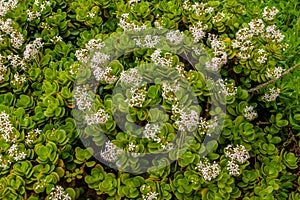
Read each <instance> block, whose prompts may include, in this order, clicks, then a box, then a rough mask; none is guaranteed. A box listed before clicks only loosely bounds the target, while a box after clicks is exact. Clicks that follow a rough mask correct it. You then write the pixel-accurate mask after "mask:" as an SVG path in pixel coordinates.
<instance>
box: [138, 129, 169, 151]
mask: <svg viewBox="0 0 300 200" xmlns="http://www.w3.org/2000/svg"><path fill="white" fill-rule="evenodd" d="M160 130H161V127H160V126H159V125H158V124H149V123H148V124H146V126H145V129H144V131H143V136H144V138H146V139H148V140H150V141H155V142H157V143H158V144H160V147H161V148H162V149H164V150H166V151H170V150H172V149H173V148H174V145H173V143H169V142H167V141H163V139H162V138H160V137H159V133H160Z"/></svg>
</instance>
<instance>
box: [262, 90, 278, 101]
mask: <svg viewBox="0 0 300 200" xmlns="http://www.w3.org/2000/svg"><path fill="white" fill-rule="evenodd" d="M279 94H280V89H279V88H275V87H271V88H269V92H268V93H266V94H265V95H264V96H263V100H265V101H268V102H270V101H275V100H276V98H277V97H278V96H279Z"/></svg>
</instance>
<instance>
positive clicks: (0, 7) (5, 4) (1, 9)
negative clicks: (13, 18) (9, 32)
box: [0, 0, 18, 17]
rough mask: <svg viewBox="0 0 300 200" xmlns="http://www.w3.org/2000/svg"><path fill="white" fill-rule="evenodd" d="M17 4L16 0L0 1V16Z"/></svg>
mask: <svg viewBox="0 0 300 200" xmlns="http://www.w3.org/2000/svg"><path fill="white" fill-rule="evenodd" d="M17 4H18V0H7V1H1V2H0V17H3V16H5V15H6V13H7V12H8V11H9V10H13V9H14V8H15V7H16V6H17Z"/></svg>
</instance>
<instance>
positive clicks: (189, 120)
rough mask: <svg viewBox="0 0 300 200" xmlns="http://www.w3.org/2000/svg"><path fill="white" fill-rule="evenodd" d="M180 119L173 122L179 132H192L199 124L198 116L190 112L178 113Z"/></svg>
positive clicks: (192, 111)
mask: <svg viewBox="0 0 300 200" xmlns="http://www.w3.org/2000/svg"><path fill="white" fill-rule="evenodd" d="M179 116H180V119H178V120H176V121H175V124H176V125H177V126H178V129H179V130H180V131H192V130H193V129H195V128H197V127H198V124H199V114H198V113H197V112H196V111H194V110H191V111H190V112H185V111H183V110H180V111H179Z"/></svg>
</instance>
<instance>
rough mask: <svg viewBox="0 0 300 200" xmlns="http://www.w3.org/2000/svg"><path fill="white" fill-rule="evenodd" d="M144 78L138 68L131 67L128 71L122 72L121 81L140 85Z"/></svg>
mask: <svg viewBox="0 0 300 200" xmlns="http://www.w3.org/2000/svg"><path fill="white" fill-rule="evenodd" d="M142 80H143V77H142V76H141V74H139V73H138V70H137V69H136V68H131V69H129V70H127V71H123V72H121V76H120V82H121V83H125V84H128V85H134V86H138V85H139V84H140V83H141V82H142Z"/></svg>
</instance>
